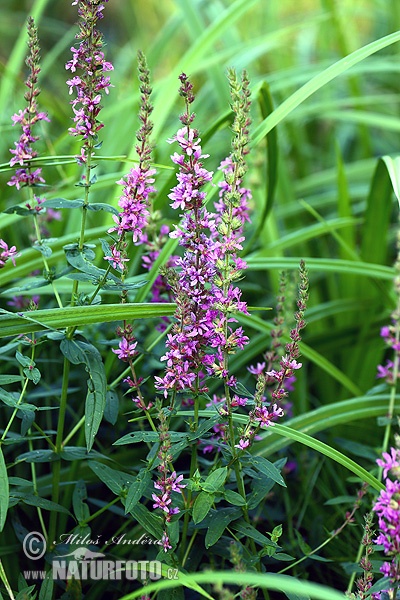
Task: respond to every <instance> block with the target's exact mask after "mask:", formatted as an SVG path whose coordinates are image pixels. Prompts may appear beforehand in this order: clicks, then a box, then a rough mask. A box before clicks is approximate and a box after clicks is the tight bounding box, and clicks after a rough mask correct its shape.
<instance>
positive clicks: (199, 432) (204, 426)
mask: <svg viewBox="0 0 400 600" xmlns="http://www.w3.org/2000/svg"><path fill="white" fill-rule="evenodd" d="M220 418H221V417H220V416H219V414H216V415H215V416H213V417H212V418H211V419H207V420H205V421H201V422H200V424H199V426H198V428H197V429H196V431H195V432H194V433H190V434H189V436H188V439H189V440H191V441H193V440H197V439H199V438H200V437H202V436H203V435H204V434H205V433H207V432H208V431H210V429H212V428H213V427H214V425H215V424H216V423H218V421H219V419H220Z"/></svg>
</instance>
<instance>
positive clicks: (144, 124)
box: [106, 52, 156, 271]
mask: <svg viewBox="0 0 400 600" xmlns="http://www.w3.org/2000/svg"><path fill="white" fill-rule="evenodd" d="M138 70H139V81H140V93H141V98H140V111H139V120H140V122H141V126H140V128H139V131H138V132H137V133H136V139H137V141H138V143H137V145H136V152H137V154H138V157H139V164H138V166H137V167H134V168H132V169H131V170H130V171H129V173H127V175H126V176H125V177H124V178H122V179H121V180H120V181H118V182H117V183H118V184H120V185H122V186H124V189H123V192H122V195H121V197H120V199H119V201H118V205H119V207H120V208H121V209H122V210H121V212H120V213H119V215H118V216H117V215H113V219H114V221H115V223H116V225H115V226H114V227H111V228H110V229H109V230H108V231H109V233H112V232H113V231H116V232H117V233H118V236H119V240H118V242H117V243H116V244H114V245H113V246H111V251H112V256H111V257H107V258H106V260H111V261H112V264H113V266H114V268H119V270H121V271H124V264H123V263H124V262H125V261H126V260H127V259H126V258H125V257H124V254H123V252H121V250H124V249H125V246H124V240H125V235H126V233H128V232H129V233H131V234H132V240H133V242H134V243H138V242H139V243H141V242H142V238H143V232H144V230H145V229H146V227H147V223H148V219H149V214H150V213H149V210H148V207H149V196H150V194H152V193H153V192H155V191H156V190H155V188H154V187H153V185H152V184H153V183H154V178H153V175H154V174H155V172H156V171H155V169H151V168H150V157H151V150H152V147H151V143H150V140H149V138H150V135H151V132H152V129H153V123H152V122H151V120H150V115H151V113H152V111H153V106H152V104H151V102H150V95H151V92H152V89H151V86H150V73H149V69H148V67H147V63H146V59H145V56H144V54H143V53H142V52H139V53H138Z"/></svg>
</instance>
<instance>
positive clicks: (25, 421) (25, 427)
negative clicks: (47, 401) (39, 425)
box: [21, 410, 35, 437]
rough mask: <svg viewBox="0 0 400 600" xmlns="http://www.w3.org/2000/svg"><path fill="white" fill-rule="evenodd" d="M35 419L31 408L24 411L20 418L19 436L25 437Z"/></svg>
mask: <svg viewBox="0 0 400 600" xmlns="http://www.w3.org/2000/svg"><path fill="white" fill-rule="evenodd" d="M34 421H35V413H34V411H33V410H29V411H24V412H23V413H22V419H21V436H22V437H25V436H26V434H27V432H28V431H29V429H30V428H31V427H32V425H33V422H34Z"/></svg>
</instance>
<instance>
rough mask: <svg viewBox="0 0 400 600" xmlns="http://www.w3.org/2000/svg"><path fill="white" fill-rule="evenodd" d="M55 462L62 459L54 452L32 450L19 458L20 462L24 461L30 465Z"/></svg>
mask: <svg viewBox="0 0 400 600" xmlns="http://www.w3.org/2000/svg"><path fill="white" fill-rule="evenodd" d="M55 460H60V457H59V456H58V454H56V453H55V452H53V450H31V451H30V452H24V453H23V454H20V455H19V456H18V457H17V461H18V462H22V461H24V462H28V463H31V462H32V463H46V462H53V461H55Z"/></svg>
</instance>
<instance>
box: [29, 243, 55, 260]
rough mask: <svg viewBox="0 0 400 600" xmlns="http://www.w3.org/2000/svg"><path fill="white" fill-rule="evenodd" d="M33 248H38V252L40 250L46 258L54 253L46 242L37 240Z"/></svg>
mask: <svg viewBox="0 0 400 600" xmlns="http://www.w3.org/2000/svg"><path fill="white" fill-rule="evenodd" d="M32 248H33V249H34V250H37V251H38V252H40V254H43V256H44V257H45V258H49V257H50V256H51V255H52V254H53V250H52V249H51V248H50V246H49V245H48V244H46V243H44V242H41V243H39V242H38V241H36V242H35V243H34V244H33V245H32Z"/></svg>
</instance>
